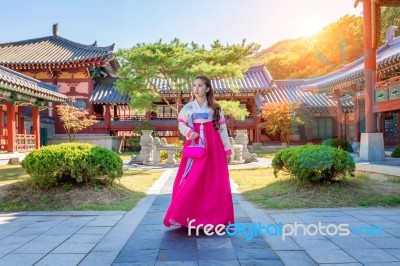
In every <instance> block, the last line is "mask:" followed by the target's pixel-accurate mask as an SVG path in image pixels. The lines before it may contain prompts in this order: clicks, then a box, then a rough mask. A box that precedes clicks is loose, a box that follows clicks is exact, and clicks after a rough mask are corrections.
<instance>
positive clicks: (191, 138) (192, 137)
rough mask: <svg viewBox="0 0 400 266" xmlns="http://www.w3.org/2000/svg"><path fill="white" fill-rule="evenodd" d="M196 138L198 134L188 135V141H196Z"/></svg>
mask: <svg viewBox="0 0 400 266" xmlns="http://www.w3.org/2000/svg"><path fill="white" fill-rule="evenodd" d="M198 137H199V134H198V133H196V132H192V133H190V136H189V139H190V140H195V139H197V138H198Z"/></svg>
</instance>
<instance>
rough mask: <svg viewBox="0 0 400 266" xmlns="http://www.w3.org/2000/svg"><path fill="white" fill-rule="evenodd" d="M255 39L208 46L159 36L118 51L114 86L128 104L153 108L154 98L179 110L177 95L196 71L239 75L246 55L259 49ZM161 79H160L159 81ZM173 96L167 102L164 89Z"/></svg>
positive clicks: (187, 88)
mask: <svg viewBox="0 0 400 266" xmlns="http://www.w3.org/2000/svg"><path fill="white" fill-rule="evenodd" d="M258 48H259V45H257V44H255V43H251V44H246V43H245V40H243V42H242V44H240V45H228V44H227V45H223V44H221V43H220V42H219V41H215V42H214V43H213V44H212V45H211V49H206V48H205V47H204V46H199V45H197V44H195V43H191V44H187V43H182V42H181V41H179V39H174V40H173V41H171V42H170V43H163V42H162V41H161V40H160V41H158V42H155V43H150V44H145V43H141V44H137V45H135V46H133V47H132V48H130V49H120V50H119V51H118V52H117V56H118V58H119V61H120V64H121V68H120V69H119V73H118V74H119V77H120V79H119V80H118V82H117V89H118V90H120V91H121V92H126V93H128V94H129V96H130V97H131V106H133V107H135V108H136V109H141V110H152V109H154V102H157V101H160V100H162V101H164V102H165V103H166V104H168V105H169V106H171V108H173V110H175V111H177V110H178V106H177V104H178V101H177V100H176V99H178V97H179V96H180V95H181V93H182V91H186V92H189V91H190V89H191V84H192V81H193V79H194V78H195V77H196V76H198V75H207V76H208V77H210V78H211V79H216V78H232V77H235V78H240V77H242V76H243V73H244V72H245V71H246V70H247V69H248V66H249V58H250V56H252V55H254V53H255V52H256V51H257V50H258ZM160 81H161V82H160ZM165 91H169V92H170V93H171V95H172V96H173V97H174V98H175V101H174V103H170V102H169V100H168V99H167V98H166V97H165V94H163V92H165Z"/></svg>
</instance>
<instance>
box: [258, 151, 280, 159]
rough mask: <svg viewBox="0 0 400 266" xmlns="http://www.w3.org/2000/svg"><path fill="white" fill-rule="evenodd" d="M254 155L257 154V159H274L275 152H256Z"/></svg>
mask: <svg viewBox="0 0 400 266" xmlns="http://www.w3.org/2000/svg"><path fill="white" fill-rule="evenodd" d="M254 153H255V154H257V157H259V158H274V156H275V152H265V151H256V152H254Z"/></svg>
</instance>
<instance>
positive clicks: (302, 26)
mask: <svg viewBox="0 0 400 266" xmlns="http://www.w3.org/2000/svg"><path fill="white" fill-rule="evenodd" d="M323 27H324V25H322V24H321V23H319V22H318V21H317V20H311V19H304V20H303V21H299V23H298V29H297V32H298V33H297V35H298V36H301V37H304V38H307V37H310V36H312V35H314V34H316V33H318V32H319V31H320V30H322V28H323Z"/></svg>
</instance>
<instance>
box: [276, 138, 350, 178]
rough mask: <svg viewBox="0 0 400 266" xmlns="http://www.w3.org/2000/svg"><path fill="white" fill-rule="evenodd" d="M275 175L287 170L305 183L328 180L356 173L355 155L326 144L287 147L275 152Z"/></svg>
mask: <svg viewBox="0 0 400 266" xmlns="http://www.w3.org/2000/svg"><path fill="white" fill-rule="evenodd" d="M272 167H273V168H274V175H275V176H277V174H278V172H279V171H282V170H283V171H287V172H289V173H290V174H291V175H293V176H295V177H296V178H298V179H300V180H301V181H302V182H303V183H309V182H327V181H331V180H333V179H335V178H339V177H343V176H345V175H346V174H347V173H349V174H351V175H354V171H355V163H354V159H353V157H352V156H351V155H350V154H349V153H347V152H345V151H343V150H338V149H335V148H332V147H329V146H325V145H306V146H302V147H295V148H286V149H283V150H280V151H279V152H277V153H276V154H275V157H274V159H273V160H272Z"/></svg>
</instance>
